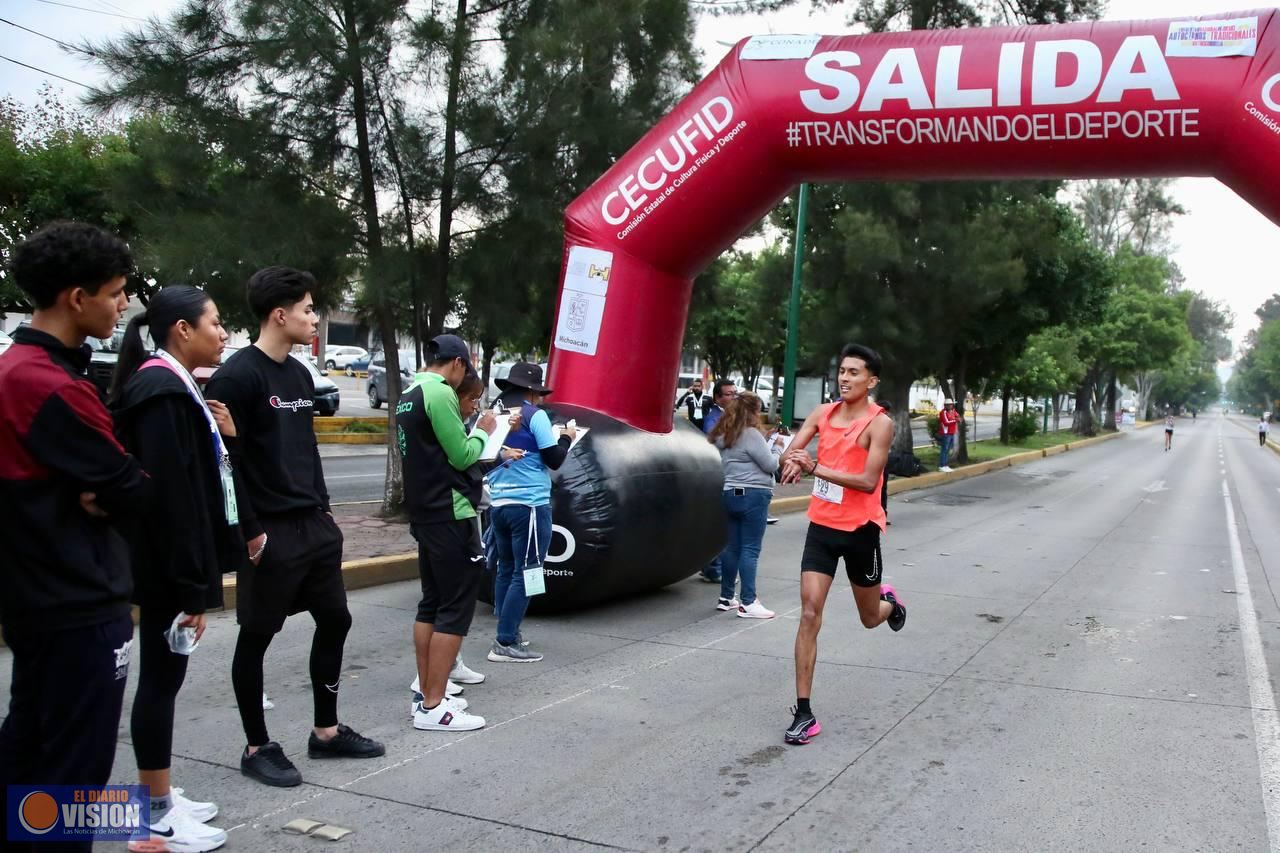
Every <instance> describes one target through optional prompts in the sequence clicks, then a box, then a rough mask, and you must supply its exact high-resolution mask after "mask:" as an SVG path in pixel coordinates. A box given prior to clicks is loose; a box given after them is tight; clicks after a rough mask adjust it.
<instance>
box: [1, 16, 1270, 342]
mask: <svg viewBox="0 0 1280 853" xmlns="http://www.w3.org/2000/svg"><path fill="white" fill-rule="evenodd" d="M178 5H179V4H178V2H177V0H57V2H54V0H4V2H0V18H4V19H6V20H7V21H8V22H11V23H5V22H4V21H0V56H3V57H6V59H7V60H17V61H19V62H24V63H27V64H28V65H33V66H36V67H37V68H39V69H42V71H34V70H30V69H27V68H23V67H21V66H18V65H15V64H14V63H13V62H12V61H6V60H0V93H4V94H7V95H11V96H13V97H16V98H17V99H18V100H20V101H23V102H26V103H31V102H33V101H34V99H35V94H36V90H37V89H38V88H39V87H40V86H41V85H42V84H43V83H45V82H50V83H53V84H54V85H55V86H57V87H58V88H60V89H61V90H62V91H63V92H64V93H65V94H66V95H67V96H68V98H67V99H68V100H73V99H74V98H75V97H76V96H77V95H78V94H79V93H81V92H83V91H84V90H83V88H81V87H80V86H78V85H75V84H74V83H70V82H66V81H63V80H58V79H56V78H54V77H51V76H50V74H55V75H61V76H62V77H66V78H69V79H70V80H73V81H76V82H78V83H87V84H93V83H95V82H97V81H98V80H100V79H101V74H100V73H99V72H98V70H97V68H96V67H95V66H94V65H92V64H91V63H86V62H83V61H81V60H80V59H78V58H76V57H74V56H69V55H67V53H66V52H65V51H63V50H62V49H61V48H59V47H58V45H57V44H55V43H53V42H52V41H49V40H47V39H45V38H41V37H40V36H37V35H33V34H31V33H29V32H25V31H23V30H21V29H18V28H17V27H14V26H12V24H18V25H21V26H25V27H30V28H31V29H33V30H37V31H39V32H41V33H44V34H46V35H48V36H52V37H54V38H57V39H61V40H63V41H66V42H71V43H76V42H79V41H80V40H81V39H84V38H101V37H105V36H109V35H112V34H114V33H117V32H120V31H121V30H123V29H125V28H128V27H137V26H138V25H139V24H140V23H141V21H142V20H143V19H145V18H147V17H148V16H150V15H156V14H164V13H165V12H167V11H168V10H171V9H174V8H176V7H177V6H178ZM845 5H846V6H849V7H852V5H853V4H852V3H846V4H845ZM70 6H78V7H81V8H78V9H77V8H69V7H70ZM1248 6H1249V4H1248V3H1245V2H1230V0H1111V4H1110V11H1109V12H1108V14H1107V16H1106V17H1107V18H1108V19H1113V20H1125V19H1133V18H1155V17H1160V18H1166V17H1179V16H1191V15H1210V14H1220V13H1224V12H1233V11H1238V10H1239V9H1241V8H1248ZM846 14H847V13H846V12H845V11H844V10H841V9H838V8H837V9H824V10H823V11H821V12H817V13H811V12H810V11H809V8H808V3H806V2H804V0H801V2H800V3H799V4H797V6H796V7H795V8H792V9H789V10H786V11H782V12H775V13H772V14H767V15H752V16H742V17H718V18H717V17H710V16H707V17H704V18H703V19H702V20H701V22H700V23H699V26H698V33H697V45H698V47H699V49H700V50H701V51H702V53H703V57H704V62H703V65H704V67H705V68H706V69H707V70H710V68H711V67H713V66H714V65H715V64H716V63H717V62H718V61H719V60H720V59H721V58H722V57H723V56H724V54H725V52H726V51H727V50H728V48H727V47H725V46H723V45H721V44H720V43H719V42H729V43H733V42H736V41H737V40H738V39H740V38H743V37H745V36H748V35H752V34H755V33H770V32H773V33H824V34H838V33H843V32H846V31H847V30H848V28H847V26H846V25H845V17H846ZM1174 195H1175V197H1176V199H1177V200H1178V202H1180V203H1181V204H1182V206H1183V207H1185V208H1186V209H1187V215H1186V216H1183V217H1181V218H1180V219H1179V220H1178V222H1177V224H1176V226H1175V228H1174V232H1173V242H1174V244H1175V246H1176V249H1175V252H1174V258H1175V260H1176V261H1177V262H1178V265H1179V266H1180V267H1181V268H1182V271H1183V274H1184V275H1185V276H1186V278H1187V286H1188V287H1191V288H1194V289H1196V290H1200V291H1203V292H1204V293H1206V294H1208V295H1209V296H1211V297H1212V298H1214V299H1218V300H1221V301H1222V302H1224V303H1225V304H1226V305H1227V306H1228V307H1229V308H1230V309H1231V311H1232V312H1233V313H1234V314H1235V318H1236V328H1235V337H1236V340H1237V342H1238V341H1239V340H1240V339H1241V338H1242V337H1243V336H1244V334H1245V333H1246V332H1247V331H1248V330H1249V329H1252V328H1254V327H1255V326H1256V325H1257V318H1256V317H1255V316H1254V314H1253V311H1254V309H1255V308H1257V307H1258V306H1259V305H1260V304H1261V303H1262V302H1263V301H1264V300H1265V299H1266V298H1267V297H1268V296H1270V295H1271V294H1272V293H1275V292H1277V291H1280V276H1277V275H1276V272H1275V270H1276V265H1275V262H1274V259H1275V251H1276V247H1277V245H1280V228H1278V227H1277V226H1276V225H1273V224H1272V223H1271V222H1269V221H1268V220H1267V219H1266V218H1264V217H1263V216H1262V215H1261V214H1259V213H1258V212H1256V211H1255V210H1253V208H1251V207H1250V206H1249V205H1248V204H1246V203H1245V202H1244V201H1242V200H1241V199H1240V198H1238V197H1237V196H1236V195H1235V194H1234V193H1233V192H1231V191H1230V190H1228V189H1227V188H1226V187H1224V186H1222V185H1221V184H1219V183H1218V182H1217V181H1215V180H1212V179H1208V178H1187V179H1182V180H1179V181H1178V182H1177V183H1176V184H1175V189H1174Z"/></svg>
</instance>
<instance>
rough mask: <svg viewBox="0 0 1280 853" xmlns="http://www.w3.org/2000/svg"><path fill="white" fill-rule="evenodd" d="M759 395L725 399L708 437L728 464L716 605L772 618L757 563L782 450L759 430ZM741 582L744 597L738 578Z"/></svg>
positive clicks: (753, 616) (749, 616)
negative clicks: (737, 589)
mask: <svg viewBox="0 0 1280 853" xmlns="http://www.w3.org/2000/svg"><path fill="white" fill-rule="evenodd" d="M761 408H762V406H761V402H760V398H759V397H757V396H756V395H755V394H750V393H742V394H739V395H738V396H737V397H734V398H732V399H731V400H729V402H728V403H727V404H726V405H725V409H724V414H723V415H722V416H721V417H720V420H718V421H716V425H715V427H714V428H713V429H712V430H711V432H710V433H709V434H708V435H707V440H708V441H710V442H711V443H712V444H714V445H715V446H716V449H717V450H719V451H720V461H721V462H722V463H723V464H724V491H723V492H722V495H723V500H724V509H725V514H726V515H727V516H728V519H729V541H728V543H727V544H726V545H725V547H724V551H722V552H721V554H720V600H719V601H718V602H717V603H716V609H717V610H725V611H734V612H736V613H737V614H738V615H739V616H741V617H742V618H744V619H772V618H773V617H774V616H775V615H776V614H774V612H773V611H772V610H769V609H768V608H767V607H765V606H764V605H763V604H761V603H760V599H759V598H757V597H756V566H757V563H758V562H759V559H760V546H761V544H762V543H763V542H764V529H765V525H766V524H767V523H768V520H769V502H770V501H771V500H772V499H773V472H774V471H776V470H777V468H778V456H777V455H776V454H774V452H773V451H772V450H771V449H770V448H769V445H768V443H767V442H766V441H765V440H764V436H763V435H762V434H761V433H760V411H761ZM738 580H741V582H742V598H741V599H739V598H738V597H737V596H736V595H734V582H735V581H738Z"/></svg>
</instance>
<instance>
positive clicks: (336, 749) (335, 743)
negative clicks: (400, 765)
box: [307, 723, 387, 758]
mask: <svg viewBox="0 0 1280 853" xmlns="http://www.w3.org/2000/svg"><path fill="white" fill-rule="evenodd" d="M386 754H387V748H386V747H385V746H383V745H382V744H380V743H378V742H377V741H376V740H371V739H370V738H367V737H365V736H364V735H362V734H360V733H359V732H357V731H356V730H355V729H353V728H351V727H350V726H344V725H342V724H341V723H339V724H338V733H337V734H336V735H334V736H333V737H331V738H329V739H328V740H320V738H318V737H316V733H315V732H312V733H311V737H310V738H309V739H308V740H307V758H377V757H378V756H380V755H386Z"/></svg>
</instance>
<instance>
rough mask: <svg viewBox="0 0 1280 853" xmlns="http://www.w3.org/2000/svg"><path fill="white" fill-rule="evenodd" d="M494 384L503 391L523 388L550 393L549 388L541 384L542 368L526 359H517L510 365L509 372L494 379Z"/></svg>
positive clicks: (544, 393) (540, 392) (539, 392)
mask: <svg viewBox="0 0 1280 853" xmlns="http://www.w3.org/2000/svg"><path fill="white" fill-rule="evenodd" d="M494 384H495V385H497V386H498V387H499V388H501V389H502V390H503V391H509V390H511V389H512V388H525V389H527V390H529V391H534V392H536V393H538V394H543V395H546V394H550V393H551V389H550V388H548V387H547V386H545V385H543V384H542V368H541V367H539V366H538V365H536V364H531V363H530V362H527V361H519V362H516V363H515V364H513V365H511V372H510V373H508V374H507V375H506V378H504V379H497V380H494Z"/></svg>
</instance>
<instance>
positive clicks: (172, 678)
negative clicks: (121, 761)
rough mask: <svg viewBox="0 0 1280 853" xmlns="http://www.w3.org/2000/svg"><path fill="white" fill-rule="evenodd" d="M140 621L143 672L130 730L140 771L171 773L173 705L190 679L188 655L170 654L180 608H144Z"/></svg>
mask: <svg viewBox="0 0 1280 853" xmlns="http://www.w3.org/2000/svg"><path fill="white" fill-rule="evenodd" d="M140 609H141V615H140V617H139V619H138V645H139V646H140V647H141V648H140V658H141V660H140V669H139V671H138V692H137V693H135V694H134V697H133V713H132V716H131V718H130V720H129V730H130V732H131V733H132V735H133V756H134V758H135V759H137V762H138V769H139V770H168V769H169V760H170V753H172V751H173V706H174V704H175V702H176V700H177V698H178V691H179V690H180V689H182V682H183V680H185V679H186V677H187V660H188V657H187V656H186V655H176V654H174V653H173V652H171V651H169V643H168V641H167V640H165V638H164V632H165V631H167V630H169V625H170V624H172V622H173V620H174V617H176V616H177V615H178V612H179V610H180V609H181V608H179V607H176V606H174V607H155V606H143V607H142V608H140Z"/></svg>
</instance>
